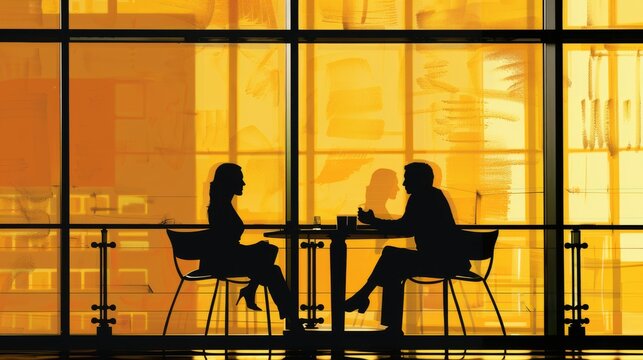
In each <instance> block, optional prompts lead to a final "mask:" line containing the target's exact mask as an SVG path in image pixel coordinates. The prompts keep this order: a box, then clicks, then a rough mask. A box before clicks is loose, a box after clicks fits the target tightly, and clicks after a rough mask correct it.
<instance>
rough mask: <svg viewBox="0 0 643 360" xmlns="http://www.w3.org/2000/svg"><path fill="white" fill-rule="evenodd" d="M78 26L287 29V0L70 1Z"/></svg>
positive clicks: (72, 23) (72, 17)
mask: <svg viewBox="0 0 643 360" xmlns="http://www.w3.org/2000/svg"><path fill="white" fill-rule="evenodd" d="M69 9H70V18H69V25H70V27H71V28H76V29H283V28H285V24H286V19H285V15H286V0H262V1H237V0H172V1H168V0H118V1H116V0H70V3H69Z"/></svg>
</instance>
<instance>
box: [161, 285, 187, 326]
mask: <svg viewBox="0 0 643 360" xmlns="http://www.w3.org/2000/svg"><path fill="white" fill-rule="evenodd" d="M184 281H185V279H183V278H181V282H179V286H178V287H177V288H176V293H174V299H172V305H170V311H168V312H167V317H166V318H165V326H163V336H165V333H167V326H168V325H169V324H170V316H171V315H172V310H173V309H174V304H176V299H177V298H178V297H179V292H180V291H181V287H182V286H183V282H184Z"/></svg>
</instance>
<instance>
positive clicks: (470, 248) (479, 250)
mask: <svg viewBox="0 0 643 360" xmlns="http://www.w3.org/2000/svg"><path fill="white" fill-rule="evenodd" d="M462 233H463V234H462V235H463V236H462V238H461V239H460V240H461V241H462V242H461V247H462V249H463V251H466V255H467V257H468V258H469V260H480V261H481V260H487V259H488V260H489V264H488V265H487V269H486V271H485V272H484V276H481V275H479V274H476V273H474V272H472V271H470V270H466V271H464V272H461V273H454V274H446V275H445V274H441V275H440V276H436V275H431V274H422V275H421V276H415V277H411V278H409V279H408V280H410V281H411V282H414V283H416V284H438V283H442V302H443V313H444V314H443V316H444V335H445V336H448V335H449V316H448V310H449V309H448V304H449V288H450V289H451V295H452V296H453V302H454V303H455V307H456V310H457V312H458V318H459V319H460V326H461V327H462V334H463V335H465V336H466V335H467V332H466V329H465V326H464V320H463V319H462V312H461V311H460V304H458V299H457V297H456V295H455V289H454V288H453V282H452V280H460V281H467V282H482V284H484V287H485V289H487V293H488V294H489V298H490V299H491V303H492V304H493V308H494V309H495V310H496V315H497V316H498V321H499V322H500V328H501V329H502V334H503V335H505V336H506V335H507V332H506V330H505V324H504V323H503V321H502V316H500V311H499V310H498V305H497V304H496V301H495V299H494V298H493V295H492V294H491V290H490V289H489V285H488V284H487V278H489V274H490V273H491V266H492V265H493V254H494V248H495V246H496V240H497V239H498V230H494V231H490V232H473V231H463V232H462ZM424 278H432V280H429V279H424ZM447 286H448V287H447Z"/></svg>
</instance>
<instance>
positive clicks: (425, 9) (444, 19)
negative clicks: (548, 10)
mask: <svg viewBox="0 0 643 360" xmlns="http://www.w3.org/2000/svg"><path fill="white" fill-rule="evenodd" d="M299 21H300V24H301V25H300V26H302V27H303V28H305V29H345V30H354V29H367V30H371V29H539V28H542V3H541V2H538V1H524V0H503V1H476V0H460V1H434V0H414V1H412V2H411V1H403V0H306V1H300V2H299Z"/></svg>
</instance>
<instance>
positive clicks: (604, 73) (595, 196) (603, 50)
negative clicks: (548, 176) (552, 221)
mask: <svg viewBox="0 0 643 360" xmlns="http://www.w3.org/2000/svg"><path fill="white" fill-rule="evenodd" d="M642 50H643V47H641V46H640V45H621V44H615V45H601V44H588V45H567V46H565V52H564V54H565V57H564V61H565V64H564V71H565V72H564V76H565V77H564V79H565V93H564V96H565V104H566V105H567V106H566V109H565V122H564V124H565V131H566V134H565V138H564V139H565V161H566V164H567V165H566V167H565V185H564V186H565V194H566V197H565V221H566V222H568V223H576V224H586V223H591V224H641V223H643V213H642V212H641V211H640V204H641V201H642V200H643V188H642V186H641V179H642V178H643V170H642V169H643V153H641V151H640V150H641V80H643V78H642V77H641V51H642ZM642 240H643V236H642V235H641V234H640V233H637V232H623V231H614V232H609V231H605V232H602V231H587V232H584V235H583V241H585V242H587V243H588V244H589V250H588V251H585V253H584V255H583V261H584V263H583V265H584V267H583V268H584V272H583V288H584V289H587V291H586V294H585V295H584V302H587V303H589V304H594V305H590V310H589V313H588V316H589V317H590V318H592V319H595V320H592V321H591V322H590V324H589V325H588V331H592V332H593V333H606V334H635V333H638V332H640V325H639V324H640V320H641V318H642V314H641V312H640V310H639V309H638V308H637V306H636V305H635V304H640V302H641V297H642V293H641V286H640V274H639V271H640V269H641V266H643V256H641V250H640V249H641V245H640V244H641V241H642Z"/></svg>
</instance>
